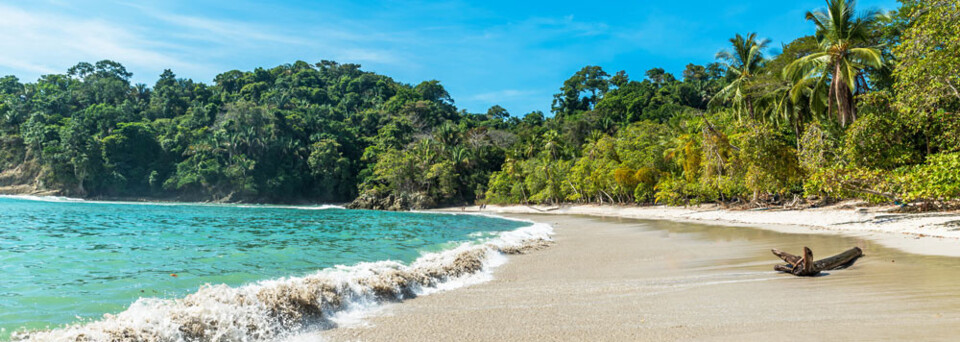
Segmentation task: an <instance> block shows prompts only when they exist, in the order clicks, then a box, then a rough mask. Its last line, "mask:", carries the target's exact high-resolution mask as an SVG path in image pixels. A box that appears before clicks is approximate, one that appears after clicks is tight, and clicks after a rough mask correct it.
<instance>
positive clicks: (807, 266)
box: [771, 247, 863, 277]
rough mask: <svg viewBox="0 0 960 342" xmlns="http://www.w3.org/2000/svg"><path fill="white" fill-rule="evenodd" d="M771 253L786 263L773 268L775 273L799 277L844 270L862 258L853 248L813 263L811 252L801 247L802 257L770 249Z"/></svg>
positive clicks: (858, 250)
mask: <svg viewBox="0 0 960 342" xmlns="http://www.w3.org/2000/svg"><path fill="white" fill-rule="evenodd" d="M771 252H773V255H776V256H777V257H779V258H780V259H783V261H786V262H787V264H786V265H776V266H774V267H773V269H774V270H775V271H780V272H786V273H790V274H793V275H795V276H800V277H810V276H815V275H817V274H820V272H821V271H829V270H839V269H844V268H847V267H850V266H851V265H853V263H854V262H856V261H857V259H859V258H860V257H862V256H863V250H861V249H860V247H853V248H851V249H848V250H846V251H845V252H843V253H840V254H837V255H834V256H832V257H829V258H825V259H820V260H817V261H813V251H811V250H810V248H807V247H803V256H797V255H793V254H790V253H787V252H784V251H781V250H778V249H772V250H771Z"/></svg>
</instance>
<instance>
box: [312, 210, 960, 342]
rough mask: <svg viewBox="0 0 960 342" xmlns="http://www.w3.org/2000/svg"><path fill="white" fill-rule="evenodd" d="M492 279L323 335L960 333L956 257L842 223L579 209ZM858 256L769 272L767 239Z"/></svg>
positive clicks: (921, 336) (619, 337) (651, 337)
mask: <svg viewBox="0 0 960 342" xmlns="http://www.w3.org/2000/svg"><path fill="white" fill-rule="evenodd" d="M508 216H513V217H522V218H528V219H532V220H535V221H540V222H548V223H551V224H553V225H554V228H555V229H556V236H555V239H556V244H555V245H554V246H552V247H550V248H548V249H545V250H542V251H538V252H535V253H531V254H527V255H520V256H515V257H511V260H510V262H509V263H507V264H506V265H504V266H501V267H500V268H498V269H497V270H496V272H495V273H494V276H495V279H494V280H492V281H490V282H487V283H482V284H478V285H474V286H470V287H467V288H462V289H458V290H454V291H450V292H443V293H439V294H434V295H430V296H425V297H420V298H415V299H411V300H408V301H405V302H403V303H399V304H390V305H388V306H386V307H385V308H383V309H382V310H380V313H379V314H378V315H376V316H373V317H368V318H367V319H366V322H367V324H365V325H356V326H352V327H340V328H336V329H332V330H328V331H326V332H323V333H322V334H321V335H322V337H323V338H324V339H325V340H333V341H660V340H696V341H703V340H720V341H761V340H762V341H766V340H776V341H801V340H802V341H810V340H827V341H845V340H866V341H874V340H942V341H955V340H956V339H957V336H960V272H958V271H960V259H957V258H951V257H939V256H923V255H915V254H908V253H904V252H902V251H899V250H896V249H891V248H887V247H885V246H882V245H879V244H876V243H874V241H873V240H869V239H861V238H855V237H844V236H836V235H833V236H825V235H811V234H788V233H782V232H775V231H769V230H760V229H752V228H729V227H717V226H706V225H701V224H692V223H675V222H666V221H639V220H630V219H612V218H595V217H584V216H569V215H558V216H544V215H537V216H531V215H515V214H514V215H508ZM854 245H856V246H860V247H861V248H863V249H864V251H865V254H866V257H865V258H863V259H861V261H859V262H858V263H857V264H856V265H854V266H853V267H852V268H850V269H847V270H841V271H831V272H829V274H828V275H825V276H822V277H816V278H798V277H793V276H790V275H785V274H778V273H775V272H773V271H772V266H773V265H774V264H775V263H776V261H777V259H776V258H774V257H773V255H771V254H770V252H769V248H772V247H777V248H782V249H786V250H788V251H797V250H799V249H800V248H801V247H802V246H810V247H811V248H812V249H813V251H814V253H815V256H820V257H823V256H827V254H832V253H835V252H839V251H842V250H844V249H846V248H849V247H851V246H854Z"/></svg>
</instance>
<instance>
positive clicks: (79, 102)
mask: <svg viewBox="0 0 960 342" xmlns="http://www.w3.org/2000/svg"><path fill="white" fill-rule="evenodd" d="M958 7H960V3H958V2H957V1H956V0H934V1H913V0H911V1H904V2H903V6H902V7H901V9H900V10H899V11H898V12H897V13H895V14H893V15H890V16H886V15H881V14H880V13H875V12H867V13H864V14H862V15H856V13H855V12H854V9H855V8H854V2H853V1H849V0H830V1H827V7H826V8H825V9H823V10H819V11H813V12H809V13H808V14H807V19H808V20H810V21H811V22H812V23H813V25H814V26H815V27H816V34H815V35H813V36H806V37H800V38H797V39H795V40H793V41H791V42H790V43H788V44H786V45H784V46H782V49H781V53H780V54H778V55H775V56H772V58H767V56H766V54H765V52H766V48H767V41H766V40H763V39H759V38H758V37H759V35H758V34H748V35H745V36H742V35H736V36H735V37H734V38H732V39H731V40H730V42H731V46H730V47H731V49H730V50H729V51H724V52H721V53H720V54H718V55H717V59H718V61H717V63H711V64H707V65H695V64H689V65H687V66H686V68H684V70H683V71H682V77H680V78H677V77H675V76H674V75H673V74H671V73H669V72H668V71H667V70H665V69H663V68H657V67H653V68H649V69H648V70H647V71H645V72H644V73H643V74H642V77H639V78H637V79H631V78H630V76H629V75H628V74H627V72H626V71H619V72H617V73H615V74H613V75H611V74H609V73H607V72H606V71H604V70H603V69H602V68H601V67H599V66H586V67H584V68H582V69H580V70H579V71H577V72H576V73H574V74H573V75H572V76H571V77H570V78H569V79H567V80H566V81H564V82H563V84H562V85H561V86H560V88H559V90H558V92H557V94H555V95H554V98H553V103H552V106H551V110H552V115H544V113H542V112H539V111H535V112H531V113H527V114H525V115H521V116H512V115H511V114H510V113H509V112H508V111H507V109H505V108H503V107H500V106H492V107H490V108H489V109H487V110H486V111H485V112H481V113H469V112H467V111H462V110H458V109H457V108H456V106H455V105H454V101H453V99H452V98H451V96H450V94H449V93H448V92H447V91H446V90H445V89H444V87H443V86H442V85H441V84H440V82H439V81H436V80H430V81H425V82H421V83H418V84H415V85H413V84H403V83H399V82H396V81H394V80H393V79H391V78H389V77H386V76H382V75H377V74H374V73H370V72H365V71H363V70H361V68H360V66H359V65H356V64H338V63H336V62H332V61H321V62H319V63H315V64H310V63H306V62H302V61H297V62H294V63H292V64H284V65H280V66H276V67H273V68H256V69H254V70H250V71H240V70H231V71H227V72H224V73H222V74H220V75H217V77H216V78H215V79H214V82H213V83H212V84H204V83H199V82H194V81H192V80H189V79H183V78H178V77H177V76H176V74H174V73H173V71H171V70H164V72H163V73H162V74H161V75H159V78H158V80H157V81H156V82H155V83H154V84H153V86H152V87H148V86H147V85H144V84H131V83H130V78H131V76H132V75H131V74H130V72H128V71H127V70H126V69H125V68H124V67H123V66H122V65H120V64H119V63H116V62H113V61H100V62H97V63H93V64H90V63H79V64H77V65H76V66H74V67H72V68H70V69H69V70H68V71H67V72H66V73H65V74H49V75H44V76H42V77H41V78H40V79H38V80H36V81H35V82H32V83H21V82H20V80H18V79H17V78H16V77H12V76H7V77H3V78H0V185H7V184H39V185H40V186H41V187H43V188H48V189H57V190H61V191H62V192H64V193H65V194H67V195H74V196H89V197H97V196H140V197H171V198H180V199H187V200H230V201H264V202H285V201H302V200H310V201H350V200H353V204H352V206H353V207H361V208H376V209H406V208H425V207H431V206H438V205H451V204H457V205H459V204H464V203H470V202H474V201H486V202H491V203H550V204H556V203H561V202H575V203H598V204H628V203H641V204H647V203H657V204H672V205H689V204H697V203H704V202H712V201H721V202H740V203H746V202H750V203H754V204H763V203H772V204H779V203H784V202H785V200H786V199H787V198H790V197H793V196H795V195H800V194H801V192H803V193H805V194H807V195H809V196H818V197H820V198H821V199H825V200H840V199H847V198H861V199H866V200H869V201H872V202H885V201H897V200H905V201H934V202H944V201H953V200H956V199H957V197H958V196H960V193H958V190H957V188H958V186H957V184H958V183H960V182H958V179H957V172H956V170H957V169H958V168H960V165H958V158H960V157H958V152H960V116H958V115H957V113H958V112H960V93H957V90H956V89H957V88H960V78H958V76H957V75H960V59H958V57H957V56H958V55H960V44H958V42H960V39H958V38H957V37H958V36H960V32H958V31H957V30H958V29H957V27H960V15H958ZM930 42H936V43H935V44H934V43H930ZM891 70H892V72H891ZM891 85H892V86H891ZM924 161H925V162H924ZM11 175H16V176H11ZM801 184H802V185H803V190H801V189H800V188H801V186H800V185H801Z"/></svg>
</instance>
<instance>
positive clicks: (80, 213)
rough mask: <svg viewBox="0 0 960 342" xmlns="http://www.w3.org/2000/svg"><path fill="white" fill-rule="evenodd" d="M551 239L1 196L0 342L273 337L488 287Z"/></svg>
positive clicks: (406, 218) (458, 217)
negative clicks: (515, 256) (496, 274)
mask: <svg viewBox="0 0 960 342" xmlns="http://www.w3.org/2000/svg"><path fill="white" fill-rule="evenodd" d="M551 234H552V229H551V228H550V226H548V225H545V224H539V223H533V222H529V221H522V220H514V219H506V218H502V217H495V216H487V215H472V214H458V213H426V212H383V211H369V210H347V209H344V208H342V207H339V206H332V205H315V206H278V205H228V204H193V203H141V202H102V201H85V200H79V199H72V198H63V197H31V196H3V197H0V340H14V341H21V340H22V341H62V340H93V341H97V340H124V339H128V340H142V341H196V340H209V341H274V340H283V339H286V338H290V337H292V336H296V335H297V334H303V333H306V332H316V331H317V330H323V329H330V328H335V327H338V326H342V325H345V324H355V323H356V321H357V320H358V317H363V316H364V315H365V314H367V313H369V312H373V311H375V310H376V308H378V307H379V306H382V305H383V304H384V303H392V302H401V301H403V300H404V299H409V298H412V297H416V296H422V295H428V294H431V293H434V292H437V291H447V290H453V289H456V288H458V287H462V286H467V285H470V284H473V283H477V282H483V281H486V280H489V279H491V277H492V274H491V270H492V269H493V268H495V267H496V266H498V265H500V264H502V263H503V262H505V260H506V258H505V257H504V253H509V252H516V251H517V250H522V249H523V248H525V247H526V246H532V245H535V244H538V243H542V242H544V241H547V240H549V239H550V235H551ZM360 319H361V320H362V318H360Z"/></svg>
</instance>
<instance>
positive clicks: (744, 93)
mask: <svg viewBox="0 0 960 342" xmlns="http://www.w3.org/2000/svg"><path fill="white" fill-rule="evenodd" d="M769 43H770V41H769V40H767V39H764V40H758V39H757V34H756V33H750V34H747V36H746V37H744V36H741V35H740V34H739V33H738V34H737V35H736V36H735V37H733V38H731V39H730V44H732V45H733V51H720V52H718V53H717V59H719V60H720V61H721V62H722V63H723V66H724V67H726V69H727V72H728V73H730V74H731V75H733V77H734V78H733V81H732V82H730V84H728V85H727V86H726V87H724V88H723V89H721V90H720V92H719V93H717V96H716V97H714V99H722V100H725V101H732V102H733V104H734V108H735V109H736V111H737V115H738V117H740V116H741V113H743V112H744V111H746V112H747V113H748V114H749V115H750V118H751V119H753V118H755V117H756V115H755V113H754V108H753V101H754V97H755V96H754V94H752V93H751V91H752V89H751V86H753V84H752V82H753V80H754V77H755V76H756V74H757V73H758V72H759V70H760V68H761V67H762V66H763V62H764V57H763V50H764V49H766V48H767V44H769Z"/></svg>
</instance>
